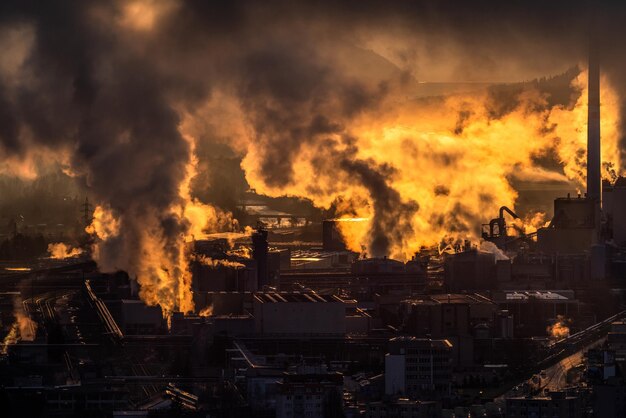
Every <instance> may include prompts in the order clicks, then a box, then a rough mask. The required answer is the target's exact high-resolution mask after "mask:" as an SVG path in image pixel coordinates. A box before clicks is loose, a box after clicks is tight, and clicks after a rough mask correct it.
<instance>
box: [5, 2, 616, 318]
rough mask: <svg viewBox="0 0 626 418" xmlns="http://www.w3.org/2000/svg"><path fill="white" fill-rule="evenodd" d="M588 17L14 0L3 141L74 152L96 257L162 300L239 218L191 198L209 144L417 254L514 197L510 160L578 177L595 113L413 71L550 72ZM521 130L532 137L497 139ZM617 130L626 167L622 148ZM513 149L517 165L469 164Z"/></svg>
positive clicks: (26, 155)
mask: <svg viewBox="0 0 626 418" xmlns="http://www.w3.org/2000/svg"><path fill="white" fill-rule="evenodd" d="M597 7H598V9H599V10H600V11H599V13H598V19H599V20H600V24H598V25H596V28H602V31H601V32H599V33H598V38H599V39H600V41H601V42H600V44H601V45H603V46H606V48H605V50H603V51H602V60H603V61H602V65H603V68H604V69H605V71H606V74H607V75H608V77H609V81H610V82H611V83H612V85H613V86H614V87H615V88H617V89H620V90H619V91H620V92H621V91H623V89H624V88H626V79H623V77H624V74H626V71H623V69H624V67H625V66H624V65H623V63H622V61H621V59H619V58H616V57H618V56H620V55H622V54H621V53H620V54H616V52H619V51H612V50H611V49H610V48H611V47H610V46H609V45H614V44H617V43H615V42H607V41H608V40H610V39H617V38H618V35H620V36H621V32H619V30H618V29H616V28H619V27H620V22H622V21H623V20H622V16H623V15H624V11H625V10H624V7H619V6H616V5H613V4H610V5H609V4H608V2H607V4H602V5H600V6H597ZM588 15H589V13H588V9H587V5H586V4H585V3H583V2H571V1H568V2H565V1H563V2H561V1H557V2H550V3H549V4H546V3H545V2H530V3H529V2H523V3H522V2H520V3H519V4H518V3H511V2H508V3H506V4H500V5H498V6H497V7H495V6H494V4H493V2H489V1H478V2H430V1H418V2H397V3H393V2H392V3H389V2H384V3H383V2H380V3H379V2H358V3H354V4H352V3H351V2H347V3H342V4H340V5H337V4H335V3H330V2H329V4H321V3H317V2H316V3H306V2H303V3H296V2H275V3H271V4H267V3H266V2H264V3H263V4H260V3H258V2H236V1H235V2H204V1H193V0H190V1H174V0H172V1H165V0H164V1H150V0H135V1H114V2H104V3H103V2H97V1H89V0H87V1H81V2H65V1H63V2H55V3H52V2H47V3H45V4H43V5H41V4H39V3H38V2H33V1H23V0H20V1H5V2H2V5H0V47H2V49H3V50H4V51H6V54H5V55H4V56H3V59H2V62H1V63H0V156H2V157H3V158H4V160H5V161H6V162H7V164H9V165H11V166H12V167H13V168H14V170H15V171H16V172H18V171H19V168H20V167H22V168H23V165H24V164H26V163H27V162H28V161H30V160H31V159H32V157H33V155H42V154H44V155H49V156H50V158H53V159H56V160H58V161H60V162H62V163H63V164H65V165H67V167H68V170H69V171H70V172H71V173H73V175H74V176H75V177H76V178H77V179H78V180H79V181H81V182H83V183H84V184H85V185H86V186H87V187H88V188H89V189H90V191H91V193H92V194H93V196H94V199H95V200H96V202H97V203H98V209H97V211H96V217H95V218H96V219H95V220H94V224H93V225H92V227H91V230H92V231H93V232H94V233H96V234H97V235H98V236H99V237H100V241H99V242H98V243H97V244H96V249H95V256H96V258H97V261H98V263H99V265H100V266H101V268H102V269H104V270H112V269H123V270H126V271H128V272H129V273H130V274H131V275H132V276H133V277H136V278H137V280H138V281H139V283H140V285H141V292H142V293H141V294H142V297H143V298H144V299H145V300H146V301H148V302H149V303H160V304H161V305H162V306H163V308H164V309H165V311H173V310H176V309H181V310H190V309H192V308H193V303H192V301H191V297H190V293H189V281H190V278H189V271H188V260H187V253H186V251H187V250H186V246H185V241H186V240H188V239H190V237H191V236H194V235H196V234H198V233H201V232H206V231H207V230H217V229H228V228H231V227H232V224H233V223H232V220H231V219H230V218H229V217H228V216H227V215H225V214H223V213H222V212H221V211H219V210H218V209H216V208H212V207H210V206H207V205H205V204H203V203H201V202H199V201H197V200H196V199H194V197H193V196H191V193H190V190H189V189H190V181H191V179H192V178H193V176H194V175H195V172H196V166H197V159H196V156H195V147H196V144H197V143H199V142H201V141H206V140H208V139H210V140H211V141H214V142H221V143H222V144H227V145H228V146H230V147H231V148H232V149H233V150H234V151H235V152H237V153H238V155H240V156H242V158H243V161H242V168H243V169H244V170H245V173H246V179H247V181H248V182H249V183H250V185H251V186H252V187H254V188H255V189H256V190H257V191H259V192H262V193H266V194H269V195H274V196H278V195H296V196H303V197H308V198H310V199H312V200H313V201H314V202H315V204H316V205H318V206H323V207H329V206H331V205H334V206H335V207H336V208H337V211H338V214H339V215H340V216H341V215H344V214H345V215H356V216H362V217H367V218H369V219H370V220H371V221H370V225H369V229H368V231H367V232H366V235H365V236H354V237H348V238H349V241H350V244H351V246H352V247H358V246H359V245H363V246H365V247H367V249H368V251H369V253H370V254H372V255H386V254H389V255H394V256H398V257H406V256H407V255H408V254H410V253H411V252H412V251H415V250H416V249H417V247H418V246H419V245H420V244H423V243H426V242H432V241H434V240H436V239H437V238H436V236H440V235H441V234H442V233H443V234H446V233H451V232H452V233H459V234H470V229H471V227H470V225H471V224H472V223H473V222H474V220H475V218H476V217H479V216H483V215H484V213H486V212H488V211H491V210H493V211H494V212H495V209H496V208H497V207H499V206H500V205H501V204H507V205H509V206H513V204H514V202H515V198H516V193H515V191H514V190H513V189H512V187H511V186H510V184H509V182H508V179H507V176H509V175H510V174H511V173H513V172H516V171H524V173H525V174H526V175H529V176H531V177H533V176H537V173H540V170H538V169H535V170H534V171H533V167H534V168H537V167H536V165H535V160H536V159H537V158H538V157H540V156H542V155H544V154H545V153H549V152H554V153H555V154H556V155H557V159H558V160H559V161H558V162H559V163H560V164H562V165H563V166H565V169H564V171H565V174H566V175H567V177H568V178H570V179H573V180H576V181H580V178H579V177H580V173H581V172H582V171H581V165H582V161H584V159H581V158H580V152H579V151H580V149H581V144H580V140H579V139H580V138H581V134H580V132H577V131H575V130H574V128H571V127H572V126H577V127H578V128H580V125H579V124H580V123H584V119H581V118H580V116H581V115H583V114H584V112H582V111H581V110H582V109H583V107H584V102H583V101H582V100H581V98H583V96H582V95H581V94H582V93H583V87H580V86H581V85H583V83H582V82H581V81H580V80H579V87H580V88H578V89H574V91H575V93H576V94H574V95H573V98H572V100H571V101H568V102H567V103H562V104H560V105H558V106H557V105H555V104H550V103H547V102H546V100H547V99H546V97H545V95H541V94H538V93H536V92H535V94H533V93H532V92H527V91H523V92H518V94H515V95H514V96H513V98H512V100H509V101H507V102H506V103H507V104H508V105H507V106H503V107H500V108H497V109H496V108H495V107H493V106H492V105H493V100H492V99H493V98H492V97H491V96H489V94H488V93H480V94H478V95H476V96H471V95H470V96H469V97H463V98H454V97H453V98H449V99H445V100H444V101H437V100H435V99H432V100H429V99H423V100H422V101H419V102H415V101H414V100H413V99H412V97H413V94H414V93H415V91H416V90H415V89H417V88H418V87H416V86H417V83H416V80H437V81H447V80H449V81H454V80H463V81H493V80H502V81H512V80H522V79H530V78H533V77H536V76H541V75H544V74H557V73H559V72H562V71H564V70H565V69H566V68H568V67H570V66H572V65H575V64H577V63H580V62H584V61H585V58H586V45H587V34H588V30H587V22H588ZM582 77H584V74H583V75H582ZM574 83H576V81H574ZM625 97H626V96H625ZM625 103H626V101H623V100H622V101H619V103H617V104H616V108H617V109H618V111H619V112H621V113H626V105H625ZM604 110H605V109H603V112H604ZM444 111H446V112H448V113H447V114H446V115H444V114H443V112H444ZM609 111H610V109H609ZM609 113H610V112H609ZM450 114H452V116H451V118H452V120H451V121H450V120H448V119H449V118H450ZM609 116H610V114H609ZM576 118H578V119H576ZM609 120H610V121H614V122H615V123H619V121H620V120H621V121H624V120H626V119H625V118H623V117H622V118H619V115H617V116H616V117H615V118H612V119H611V118H609ZM603 123H604V122H603ZM420 124H424V126H425V128H424V130H422V131H415V129H412V128H411V126H415V125H420ZM443 126H445V127H446V128H445V129H447V130H446V131H445V132H446V134H445V135H439V136H437V137H436V138H434V137H433V136H432V135H431V134H430V133H429V132H428V131H427V130H428V129H430V128H431V127H432V128H433V130H436V131H437V132H439V133H441V132H443V131H444V129H443V128H442V127H443ZM407 127H408V128H407ZM512 127H513V128H515V129H517V131H513V133H512V135H519V136H521V137H522V138H521V141H520V138H518V139H517V141H519V142H516V143H515V145H508V146H507V145H503V144H501V143H499V142H498V141H507V140H509V138H504V139H503V138H501V137H500V134H501V133H502V132H511V129H512ZM496 129H499V130H497V132H496V131H495V130H496ZM568 129H569V130H568ZM622 131H623V130H622ZM616 132H617V130H616ZM528 135H536V136H538V137H540V138H541V139H540V140H539V141H538V143H537V145H535V146H532V147H531V146H530V145H528V144H527V143H528V142H529V140H528V138H526V136H528ZM616 135H617V134H616ZM608 136H609V137H610V136H611V133H610V127H609V135H608ZM451 138H456V139H457V140H458V141H459V142H454V143H453V144H452V145H450V144H451V143H452V142H453V141H452V140H451ZM480 138H484V143H483V142H480V141H479V139H480ZM513 139H514V138H510V140H513ZM555 141H557V143H558V145H557V147H558V150H557V151H556V152H555V151H554V148H555V145H554V143H555ZM530 142H532V141H530ZM622 142H624V140H623V139H622V140H621V142H620V143H622ZM608 144H611V141H609V142H608ZM612 145H613V146H614V147H613V151H610V150H608V151H607V152H606V154H607V155H608V154H610V155H609V157H608V158H605V160H607V161H609V162H611V163H613V166H614V168H615V169H617V170H618V171H619V168H620V167H621V166H622V165H623V164H622V163H623V161H624V153H623V149H624V147H623V146H619V147H618V146H617V141H615V142H613V143H612ZM516 146H520V147H524V148H523V149H520V150H513V153H515V154H519V155H515V156H513V157H511V156H509V157H507V158H510V160H511V161H505V162H503V161H500V160H499V161H500V162H498V163H497V164H496V163H493V164H492V163H490V164H488V165H487V166H483V165H481V163H473V164H472V163H471V160H474V159H476V158H484V161H490V160H492V159H496V158H497V157H498V156H497V155H496V153H494V152H492V151H493V150H494V147H495V149H496V150H507V149H509V150H510V149H511V148H512V147H516ZM574 155H577V156H578V157H579V158H578V159H577V160H576V161H574V162H573V163H571V164H570V165H568V163H567V161H570V160H572V161H573V159H572V158H570V157H572V156H574ZM390 160H393V161H390ZM437 170H440V171H437ZM441 172H445V173H446V174H442V173H441ZM453 173H454V174H453ZM468 173H471V175H472V178H471V179H469V178H462V176H467V175H468ZM529 173H530V174H529ZM451 176H459V177H460V178H459V179H450V177H451ZM453 180H454V181H453ZM468 182H471V183H473V184H466V183H468ZM474 183H475V184H474ZM468 195H471V196H475V197H470V198H469V200H467V199H468V198H467V196H468ZM429 229H432V232H428V230H429ZM415 236H418V237H419V239H416V238H415Z"/></svg>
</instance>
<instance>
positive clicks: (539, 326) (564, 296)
mask: <svg viewBox="0 0 626 418" xmlns="http://www.w3.org/2000/svg"><path fill="white" fill-rule="evenodd" d="M492 300H493V302H494V303H496V304H497V305H498V308H499V309H501V310H505V311H507V312H508V313H509V314H510V315H512V317H513V321H514V324H515V335H516V336H519V337H530V336H538V335H545V334H546V326H548V324H549V323H550V321H554V320H555V319H556V318H558V317H563V318H567V319H568V320H569V319H575V318H577V317H578V316H579V315H580V302H579V301H578V300H577V299H576V297H575V293H574V291H573V290H510V291H496V292H493V294H492Z"/></svg>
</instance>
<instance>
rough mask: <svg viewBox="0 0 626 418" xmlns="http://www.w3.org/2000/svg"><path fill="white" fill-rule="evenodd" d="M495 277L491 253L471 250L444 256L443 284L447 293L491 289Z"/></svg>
mask: <svg viewBox="0 0 626 418" xmlns="http://www.w3.org/2000/svg"><path fill="white" fill-rule="evenodd" d="M495 275H496V256H495V255H494V254H493V253H489V252H484V251H480V250H477V249H471V250H468V251H464V252H460V253H455V254H445V256H444V284H445V286H446V289H447V290H448V291H449V292H459V291H461V290H470V291H472V290H483V289H493V288H494V287H495Z"/></svg>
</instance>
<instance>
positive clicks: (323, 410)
mask: <svg viewBox="0 0 626 418" xmlns="http://www.w3.org/2000/svg"><path fill="white" fill-rule="evenodd" d="M342 391H343V376H342V375H341V374H340V373H336V372H324V371H320V372H318V373H285V374H284V376H283V380H282V382H279V383H278V396H277V397H276V417H277V418H295V417H311V418H324V417H329V416H340V414H342V396H343V395H342Z"/></svg>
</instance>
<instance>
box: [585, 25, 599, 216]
mask: <svg viewBox="0 0 626 418" xmlns="http://www.w3.org/2000/svg"><path fill="white" fill-rule="evenodd" d="M590 29H591V30H590V32H591V33H590V34H589V98H588V100H589V102H588V107H587V196H588V197H589V198H590V199H594V200H595V201H597V202H598V204H600V205H602V179H601V175H600V62H599V60H598V48H597V45H596V42H595V37H596V35H595V33H594V32H595V29H596V28H595V25H593V24H592V25H591V28H590Z"/></svg>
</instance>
